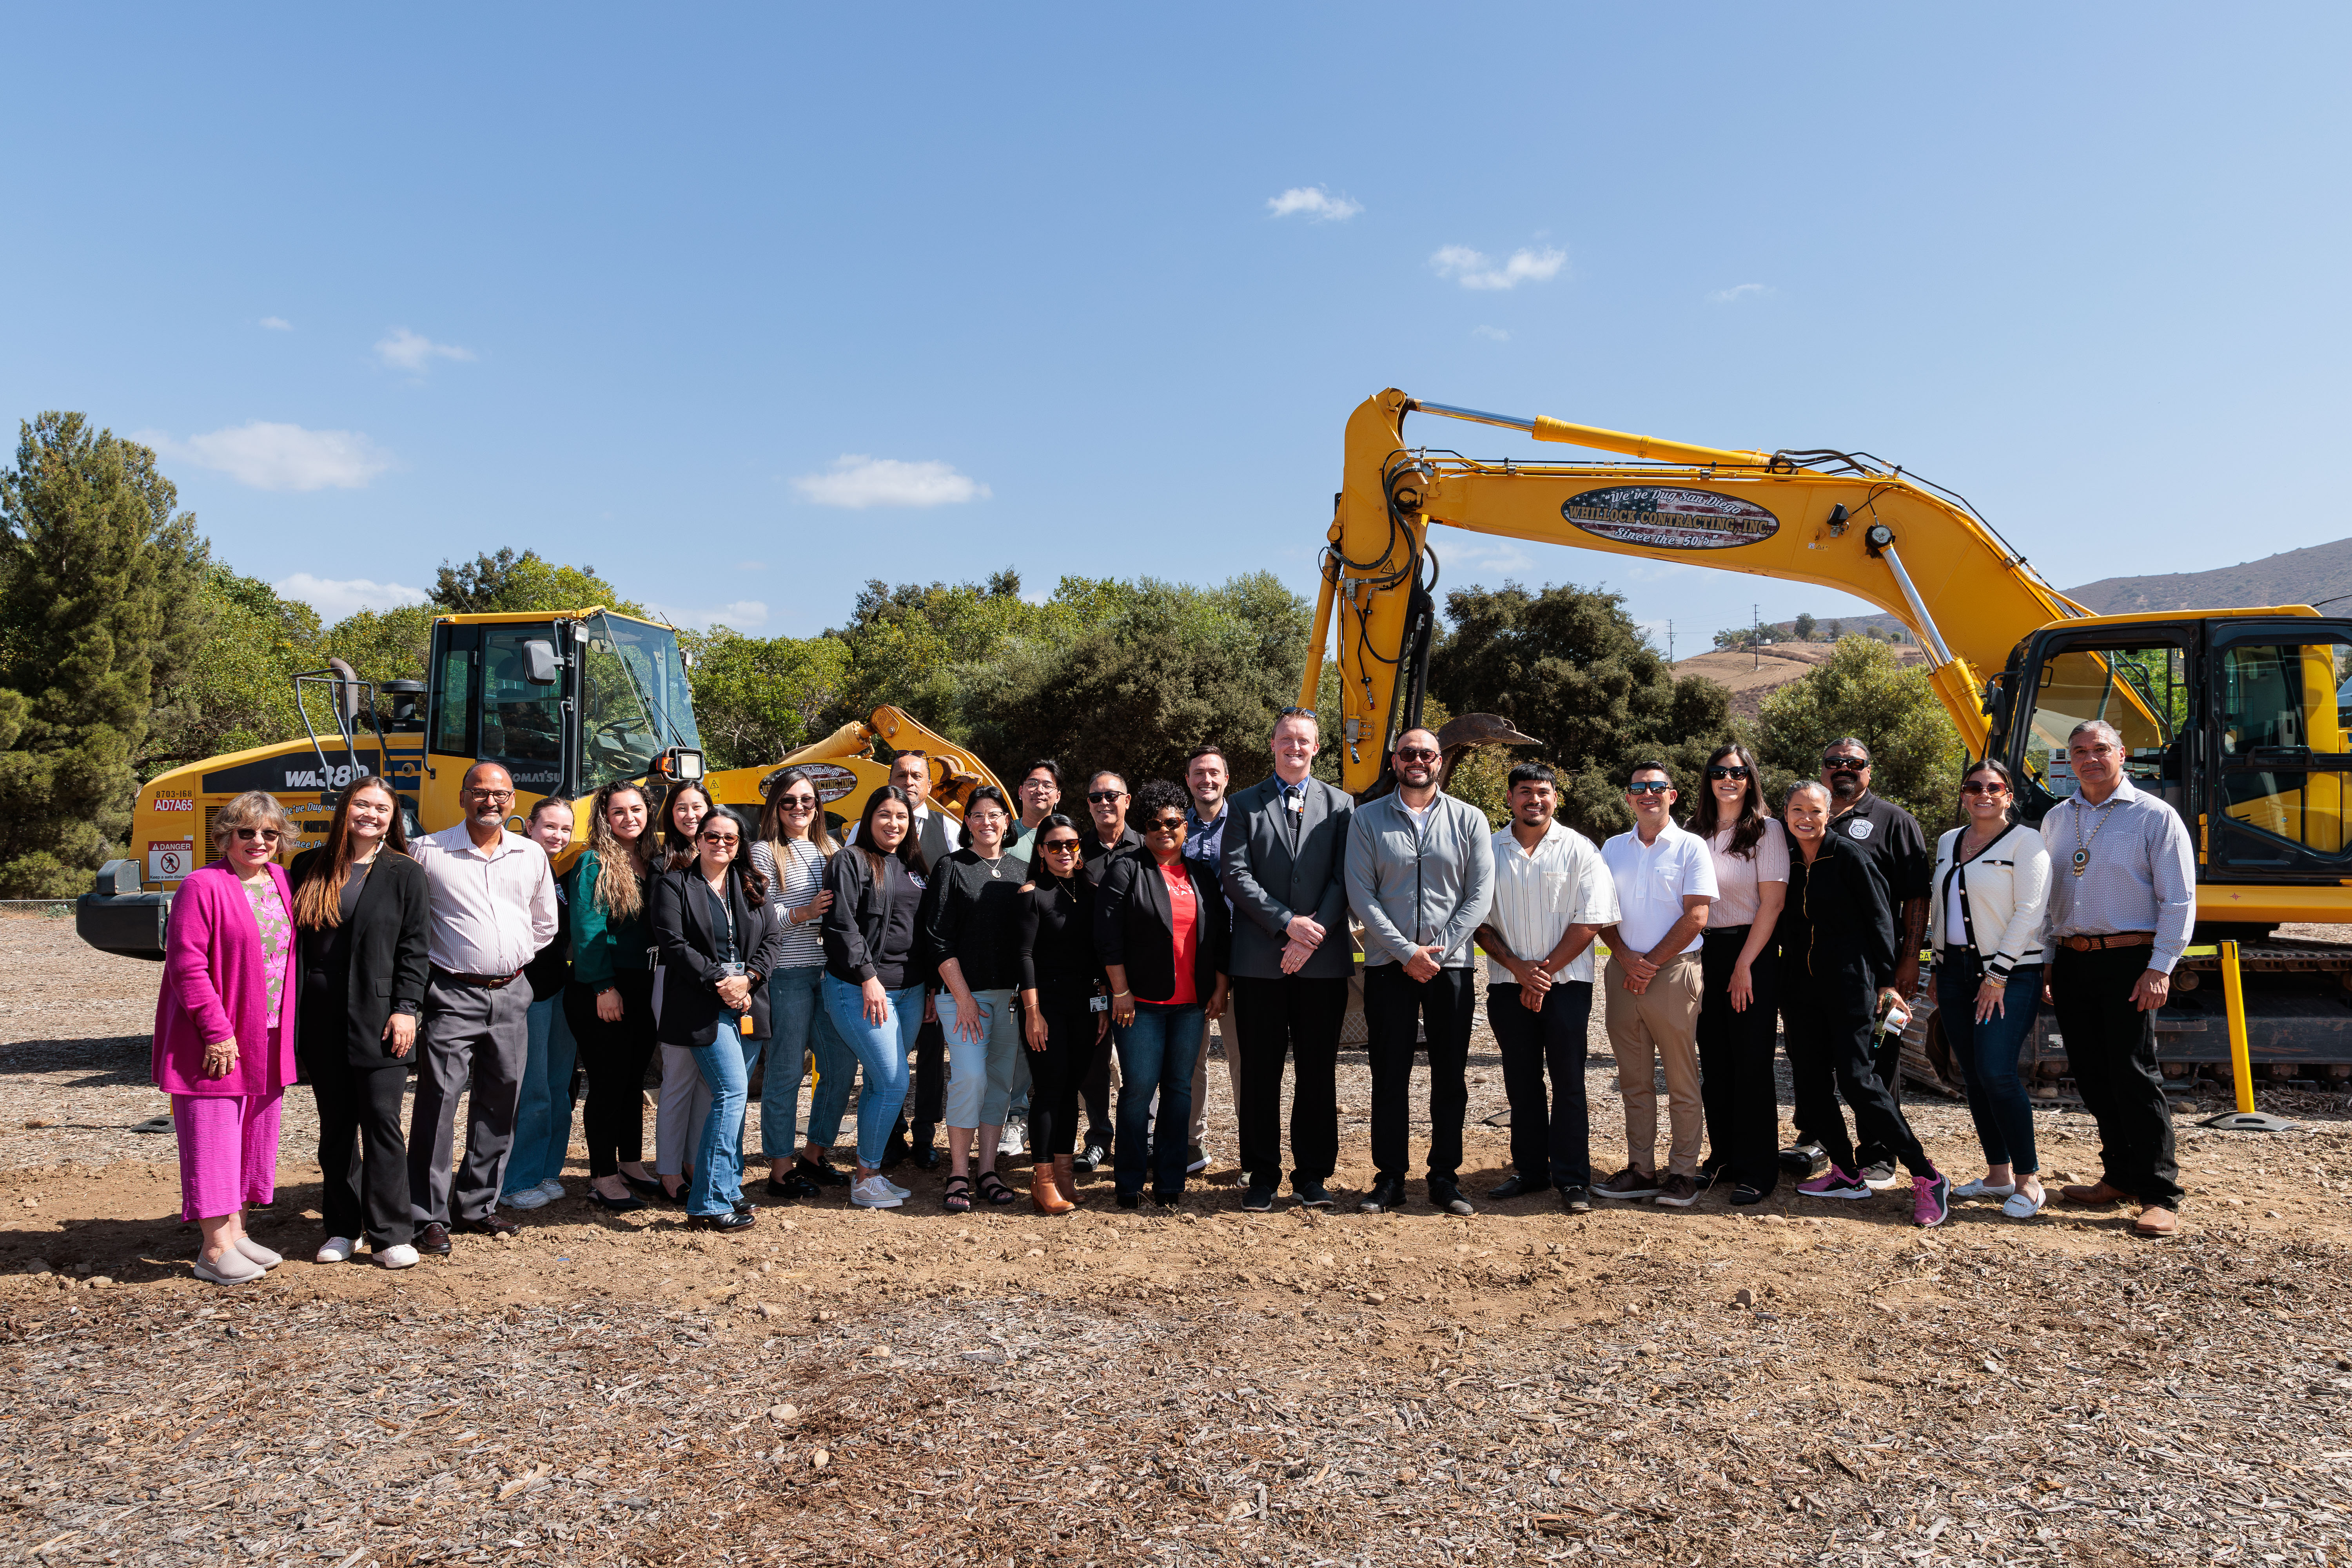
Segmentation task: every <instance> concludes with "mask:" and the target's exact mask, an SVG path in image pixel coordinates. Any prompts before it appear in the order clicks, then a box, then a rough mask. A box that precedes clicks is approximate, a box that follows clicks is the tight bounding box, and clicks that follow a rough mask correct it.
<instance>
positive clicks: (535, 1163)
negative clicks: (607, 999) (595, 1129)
mask: <svg viewBox="0 0 2352 1568" xmlns="http://www.w3.org/2000/svg"><path fill="white" fill-rule="evenodd" d="M529 1016H530V1036H529V1044H528V1045H527V1047H526V1051H527V1054H526V1055H525V1057H524V1058H523V1069H522V1091H521V1094H520V1097H519V1098H518V1099H517V1100H516V1101H515V1131H514V1152H513V1153H512V1154H510V1155H509V1156H508V1157H507V1174H506V1180H505V1182H504V1183H502V1184H501V1190H500V1194H499V1195H500V1196H502V1197H505V1196H512V1195H513V1194H518V1193H520V1192H522V1191H524V1190H525V1189H526V1188H530V1187H535V1186H537V1185H539V1184H540V1183H541V1182H543V1181H545V1180H547V1178H548V1177H550V1176H560V1175H562V1174H563V1156H564V1154H565V1153H566V1152H568V1151H569V1150H570V1149H571V1147H572V1063H573V1062H574V1061H576V1060H577V1059H578V1058H579V1055H580V1047H578V1046H577V1045H575V1044H574V1043H573V1042H572V1026H571V1025H570V1024H568V1023H566V1022H565V1021H564V1017H563V998H562V996H561V995H555V996H550V997H548V998H547V999H546V1000H544V1001H541V1002H534V1003H532V1004H531V1005H530V1015H529Z"/></svg>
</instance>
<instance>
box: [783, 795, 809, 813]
mask: <svg viewBox="0 0 2352 1568" xmlns="http://www.w3.org/2000/svg"><path fill="white" fill-rule="evenodd" d="M776 804H777V805H780V806H782V807H783V808H784V809H785V810H786V811H814V810H815V809H816V796H814V795H786V796H784V798H783V799H782V800H780V801H778V802H776Z"/></svg>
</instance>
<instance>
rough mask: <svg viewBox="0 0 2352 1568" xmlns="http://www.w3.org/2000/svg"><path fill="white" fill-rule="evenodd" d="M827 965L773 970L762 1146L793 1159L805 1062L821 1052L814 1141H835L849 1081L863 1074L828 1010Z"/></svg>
mask: <svg viewBox="0 0 2352 1568" xmlns="http://www.w3.org/2000/svg"><path fill="white" fill-rule="evenodd" d="M823 979H824V965H823V964H819V963H811V964H805V965H803V966H802V967H800V968H798V969H779V970H777V971H776V972H775V973H773V974H771V975H769V976H768V1023H769V1028H770V1031H771V1033H770V1036H769V1039H768V1076H767V1077H766V1079H763V1080H762V1081H761V1085H760V1152H761V1153H762V1154H764V1155H765V1156H767V1157H768V1158H769V1159H771V1160H787V1159H790V1158H792V1156H793V1155H794V1154H797V1153H799V1152H800V1145H799V1144H798V1143H797V1142H794V1134H795V1132H796V1131H797V1122H796V1121H795V1119H794V1115H793V1113H794V1111H795V1110H797V1109H798V1107H799V1105H800V1089H801V1075H802V1070H803V1064H804V1063H805V1062H806V1061H807V1059H808V1058H810V1057H812V1056H814V1058H816V1087H815V1088H814V1089H811V1090H809V1117H808V1141H809V1142H812V1143H814V1144H815V1145H816V1146H817V1147H818V1148H820V1149H830V1148H831V1147H833V1140H834V1137H835V1134H836V1133H838V1132H839V1131H841V1113H842V1111H843V1110H845V1109H846V1108H847V1106H848V1104H849V1082H850V1079H853V1078H855V1077H856V1074H857V1058H856V1057H854V1056H852V1055H851V1054H850V1051H849V1046H848V1043H847V1042H845V1040H843V1039H842V1037H841V1031H840V1030H839V1029H836V1028H835V1027H834V1026H833V1018H832V1016H831V1015H829V1014H828V1013H826V1012H825V1010H824V993H823V991H822V990H821V989H820V988H819V986H818V984H817V983H818V982H819V981H821V980H823Z"/></svg>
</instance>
